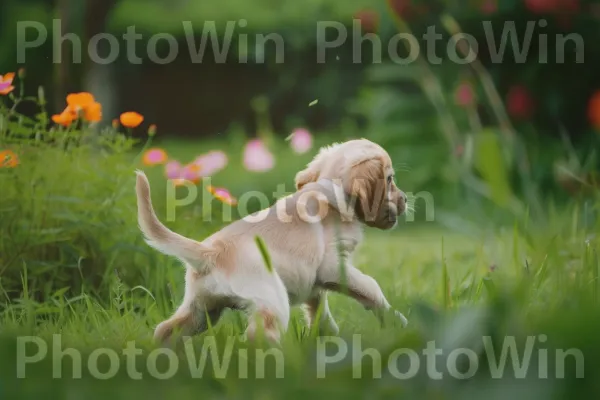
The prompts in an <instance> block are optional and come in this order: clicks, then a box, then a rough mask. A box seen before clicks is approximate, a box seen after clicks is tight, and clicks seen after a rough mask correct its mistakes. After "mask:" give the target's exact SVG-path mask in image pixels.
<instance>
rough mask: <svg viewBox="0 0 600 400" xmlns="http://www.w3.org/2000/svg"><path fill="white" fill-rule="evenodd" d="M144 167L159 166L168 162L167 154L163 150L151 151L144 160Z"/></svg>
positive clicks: (145, 155) (147, 152)
mask: <svg viewBox="0 0 600 400" xmlns="http://www.w3.org/2000/svg"><path fill="white" fill-rule="evenodd" d="M142 162H143V163H144V165H148V166H151V165H157V164H164V163H165V162H167V153H166V152H165V151H164V150H163V149H149V150H148V151H146V152H145V153H144V156H143V158H142Z"/></svg>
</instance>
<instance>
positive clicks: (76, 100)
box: [67, 92, 96, 111]
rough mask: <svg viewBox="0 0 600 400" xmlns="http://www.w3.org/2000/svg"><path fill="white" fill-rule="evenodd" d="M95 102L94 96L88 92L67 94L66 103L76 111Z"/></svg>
mask: <svg viewBox="0 0 600 400" xmlns="http://www.w3.org/2000/svg"><path fill="white" fill-rule="evenodd" d="M95 102H96V100H95V99H94V96H93V95H92V94H91V93H88V92H82V93H71V94H70V95H68V96H67V104H68V105H69V107H71V108H73V109H74V110H76V111H80V110H85V109H86V108H88V107H89V106H90V105H92V104H93V103H95Z"/></svg>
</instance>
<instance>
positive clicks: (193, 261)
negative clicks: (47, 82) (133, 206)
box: [135, 171, 215, 270]
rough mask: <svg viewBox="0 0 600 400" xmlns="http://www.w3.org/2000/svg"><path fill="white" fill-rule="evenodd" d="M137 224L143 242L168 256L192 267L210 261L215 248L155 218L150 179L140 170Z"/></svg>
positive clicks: (202, 266) (137, 182)
mask: <svg viewBox="0 0 600 400" xmlns="http://www.w3.org/2000/svg"><path fill="white" fill-rule="evenodd" d="M136 174H137V180H136V187H135V190H136V194H137V205H138V224H139V226H140V229H141V231H142V233H143V234H144V236H145V239H146V243H148V245H150V246H151V247H153V248H155V249H156V250H158V251H160V252H161V253H164V254H166V255H169V256H173V257H177V258H178V259H180V260H181V261H182V262H184V263H186V264H189V265H190V266H192V267H193V268H194V269H196V270H205V269H206V268H210V267H211V266H212V265H213V264H214V263H213V260H214V255H215V252H214V251H213V250H212V249H211V248H209V247H208V246H206V245H204V244H203V243H200V242H197V241H195V240H192V239H188V238H186V237H184V236H181V235H180V234H178V233H175V232H173V231H172V230H170V229H169V228H167V227H166V226H165V225H163V224H162V223H161V222H160V221H159V220H158V218H157V216H156V213H155V212H154V207H152V200H151V198H150V183H149V182H148V178H146V175H145V174H144V173H143V172H142V171H136Z"/></svg>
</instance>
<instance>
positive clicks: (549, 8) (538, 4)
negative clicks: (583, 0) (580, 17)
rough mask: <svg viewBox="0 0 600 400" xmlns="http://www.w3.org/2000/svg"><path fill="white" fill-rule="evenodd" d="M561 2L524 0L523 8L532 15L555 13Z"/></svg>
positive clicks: (559, 0) (554, 0) (557, 0)
mask: <svg viewBox="0 0 600 400" xmlns="http://www.w3.org/2000/svg"><path fill="white" fill-rule="evenodd" d="M561 1H562V0H525V6H526V7H527V9H528V10H529V11H531V12H532V13H534V14H544V13H551V12H553V11H556V10H557V9H558V7H559V5H560V3H561Z"/></svg>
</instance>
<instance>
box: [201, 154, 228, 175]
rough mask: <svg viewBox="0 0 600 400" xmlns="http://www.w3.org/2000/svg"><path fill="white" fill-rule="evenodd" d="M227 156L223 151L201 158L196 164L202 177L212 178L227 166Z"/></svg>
mask: <svg viewBox="0 0 600 400" xmlns="http://www.w3.org/2000/svg"><path fill="white" fill-rule="evenodd" d="M227 161H228V160H227V155H226V154H225V153H223V152H222V151H218V150H214V151H210V152H208V153H206V154H204V155H201V156H199V157H198V158H196V160H195V161H194V164H196V165H198V166H199V167H200V172H199V173H200V176H202V177H204V176H211V175H214V174H215V173H217V172H219V171H220V170H222V169H223V168H225V166H226V165H227Z"/></svg>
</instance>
